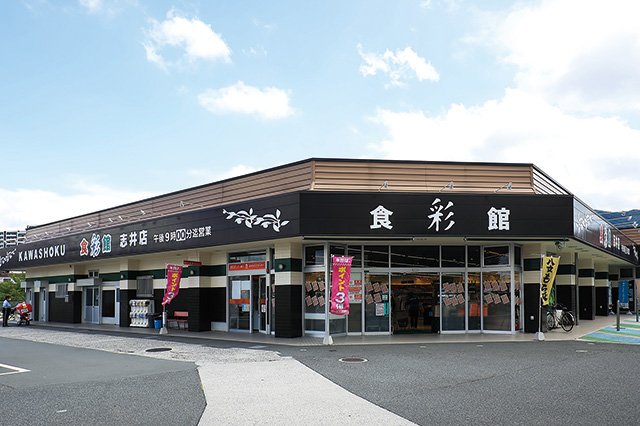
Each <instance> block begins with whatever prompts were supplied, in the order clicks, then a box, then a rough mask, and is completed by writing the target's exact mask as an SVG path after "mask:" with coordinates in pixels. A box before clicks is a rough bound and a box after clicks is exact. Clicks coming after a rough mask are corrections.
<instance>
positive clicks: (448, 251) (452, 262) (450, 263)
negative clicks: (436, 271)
mask: <svg viewBox="0 0 640 426" xmlns="http://www.w3.org/2000/svg"><path fill="white" fill-rule="evenodd" d="M464 265H465V247H464V246H442V267H443V268H464Z"/></svg>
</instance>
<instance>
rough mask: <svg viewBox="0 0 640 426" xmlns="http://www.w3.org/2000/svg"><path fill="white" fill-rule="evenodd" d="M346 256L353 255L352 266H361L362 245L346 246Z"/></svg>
mask: <svg viewBox="0 0 640 426" xmlns="http://www.w3.org/2000/svg"><path fill="white" fill-rule="evenodd" d="M347 256H351V257H353V261H351V267H352V268H362V246H348V247H347Z"/></svg>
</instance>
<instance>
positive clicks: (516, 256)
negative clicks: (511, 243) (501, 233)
mask: <svg viewBox="0 0 640 426" xmlns="http://www.w3.org/2000/svg"><path fill="white" fill-rule="evenodd" d="M513 263H514V265H516V266H520V265H521V264H522V247H520V246H515V247H514V249H513Z"/></svg>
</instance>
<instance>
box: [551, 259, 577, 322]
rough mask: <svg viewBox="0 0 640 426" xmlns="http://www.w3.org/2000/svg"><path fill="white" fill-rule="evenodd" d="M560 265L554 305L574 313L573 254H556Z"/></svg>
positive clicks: (575, 277)
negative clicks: (556, 304) (557, 304)
mask: <svg viewBox="0 0 640 426" xmlns="http://www.w3.org/2000/svg"><path fill="white" fill-rule="evenodd" d="M558 255H559V256H560V265H558V273H557V275H556V283H555V287H556V303H559V304H561V305H563V306H566V307H567V308H568V309H570V310H572V311H574V312H575V311H576V284H577V281H578V279H577V268H576V265H575V256H574V254H573V252H562V253H558Z"/></svg>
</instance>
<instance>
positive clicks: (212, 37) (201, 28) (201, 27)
mask: <svg viewBox="0 0 640 426" xmlns="http://www.w3.org/2000/svg"><path fill="white" fill-rule="evenodd" d="M146 36H147V38H146V40H145V41H144V42H143V43H142V45H143V46H144V49H145V52H146V55H147V60H149V61H150V62H152V63H154V64H156V65H158V66H160V67H161V68H163V69H166V67H167V65H168V64H174V63H178V62H180V61H181V60H182V59H178V60H176V61H168V60H167V59H166V58H165V57H164V56H163V53H165V52H166V50H168V48H175V49H178V50H179V51H181V52H182V54H183V56H182V58H183V59H186V60H187V61H188V62H190V63H191V62H195V61H197V60H209V61H213V60H222V61H225V62H229V61H230V60H231V49H230V48H229V46H228V45H227V44H226V43H225V41H224V40H223V39H222V37H221V36H220V35H219V34H217V33H216V32H215V31H213V29H212V28H211V25H209V24H206V23H204V22H202V21H201V20H199V19H197V18H192V19H188V18H185V17H183V16H179V15H177V14H176V12H174V11H169V12H168V13H167V19H165V20H164V21H162V22H158V21H156V20H155V19H152V20H151V26H150V28H148V29H147V30H146ZM161 51H162V53H161Z"/></svg>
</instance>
